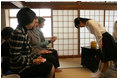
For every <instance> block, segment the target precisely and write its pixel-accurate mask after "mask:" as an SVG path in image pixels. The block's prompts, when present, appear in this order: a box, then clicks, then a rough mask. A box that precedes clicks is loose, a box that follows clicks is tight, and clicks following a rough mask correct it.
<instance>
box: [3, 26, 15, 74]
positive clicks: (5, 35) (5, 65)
mask: <svg viewBox="0 0 118 79" xmlns="http://www.w3.org/2000/svg"><path fill="white" fill-rule="evenodd" d="M12 32H13V29H12V28H11V27H5V28H4V29H3V30H2V32H1V36H2V38H3V39H4V40H5V42H4V43H2V45H1V56H2V63H1V67H2V73H3V74H5V73H7V72H8V70H9V56H10V47H9V39H10V36H11V33H12Z"/></svg>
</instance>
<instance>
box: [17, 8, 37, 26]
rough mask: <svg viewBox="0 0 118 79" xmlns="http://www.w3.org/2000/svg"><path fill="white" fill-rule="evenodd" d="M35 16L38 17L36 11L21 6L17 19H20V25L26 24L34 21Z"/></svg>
mask: <svg viewBox="0 0 118 79" xmlns="http://www.w3.org/2000/svg"><path fill="white" fill-rule="evenodd" d="M35 17H36V14H35V13H34V11H32V10H31V9H30V8H28V7H23V8H21V9H20V10H19V12H18V13H17V20H18V23H19V26H26V25H28V24H30V23H32V22H33V20H34V19H35Z"/></svg>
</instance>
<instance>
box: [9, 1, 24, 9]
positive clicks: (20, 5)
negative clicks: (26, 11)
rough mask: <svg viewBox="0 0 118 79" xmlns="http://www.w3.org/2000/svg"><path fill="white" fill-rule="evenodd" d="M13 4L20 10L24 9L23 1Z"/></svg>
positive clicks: (13, 2)
mask: <svg viewBox="0 0 118 79" xmlns="http://www.w3.org/2000/svg"><path fill="white" fill-rule="evenodd" d="M11 3H12V4H14V5H15V6H16V7H18V8H22V7H23V3H22V2H21V1H11Z"/></svg>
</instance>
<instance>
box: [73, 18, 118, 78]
mask: <svg viewBox="0 0 118 79" xmlns="http://www.w3.org/2000/svg"><path fill="white" fill-rule="evenodd" d="M74 23H75V27H76V28H79V27H86V28H87V29H88V30H89V31H90V33H91V34H94V36H95V37H96V40H97V43H98V46H99V48H100V49H101V52H102V53H101V56H100V57H101V58H100V59H101V62H100V63H99V68H98V71H97V72H96V73H92V74H91V75H92V77H100V76H101V75H103V73H104V72H105V71H106V70H107V68H108V61H111V60H113V61H114V60H115V59H116V58H117V47H116V44H115V41H114V39H113V37H112V36H111V35H110V34H109V33H108V32H107V31H106V29H105V27H104V26H102V25H101V24H100V23H98V22H97V21H95V20H91V19H87V18H76V19H75V20H74Z"/></svg>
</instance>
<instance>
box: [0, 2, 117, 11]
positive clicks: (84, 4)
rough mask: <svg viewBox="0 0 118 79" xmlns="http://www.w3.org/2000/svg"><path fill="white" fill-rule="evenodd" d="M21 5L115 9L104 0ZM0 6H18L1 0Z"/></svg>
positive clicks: (69, 8)
mask: <svg viewBox="0 0 118 79" xmlns="http://www.w3.org/2000/svg"><path fill="white" fill-rule="evenodd" d="M22 3H23V2H22ZM23 5H24V6H28V7H30V8H51V9H57V10H59V9H60V10H78V9H80V10H117V3H105V2H100V3H97V2H80V1H78V2H24V4H23ZM1 7H2V9H3V8H6V9H9V8H18V7H16V6H14V5H13V4H11V2H9V3H8V2H7V3H6V2H1Z"/></svg>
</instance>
